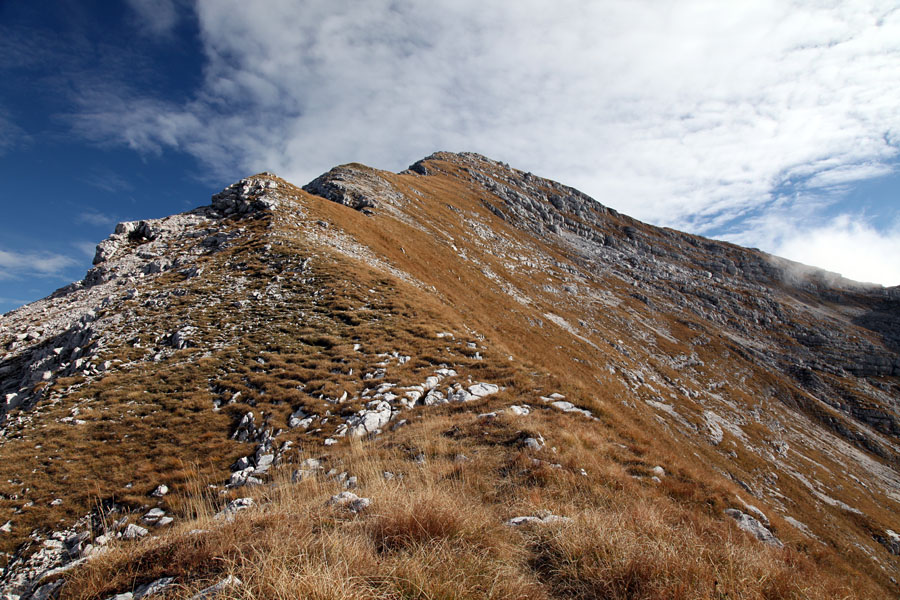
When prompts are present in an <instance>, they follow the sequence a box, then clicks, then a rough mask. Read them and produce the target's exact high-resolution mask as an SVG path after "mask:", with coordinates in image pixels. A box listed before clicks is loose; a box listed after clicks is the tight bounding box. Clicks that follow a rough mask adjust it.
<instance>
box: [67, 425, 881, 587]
mask: <svg viewBox="0 0 900 600" xmlns="http://www.w3.org/2000/svg"><path fill="white" fill-rule="evenodd" d="M467 421H474V417H473V416H471V415H466V414H464V413H458V414H449V415H445V416H442V417H435V418H433V419H422V420H417V421H415V422H414V423H413V424H411V425H409V426H407V427H406V428H404V429H403V430H401V431H400V432H398V439H396V440H394V441H393V442H392V443H384V442H382V443H379V442H365V443H359V444H357V443H355V444H353V445H352V446H350V447H345V448H344V449H343V451H342V452H340V453H338V455H337V456H334V457H333V458H332V459H331V460H330V461H329V465H338V464H339V468H340V469H342V470H343V469H345V470H347V471H348V472H350V473H351V474H354V475H356V476H357V477H358V478H359V482H360V487H359V489H356V490H354V491H355V492H356V493H358V494H359V495H360V496H365V497H369V498H371V499H372V504H371V506H370V507H369V508H368V509H367V510H365V511H364V512H362V513H360V514H358V515H354V514H351V513H349V512H345V511H343V510H341V509H337V508H334V507H332V506H328V505H327V504H326V501H327V500H328V498H329V497H330V495H331V494H335V493H337V492H338V491H339V490H340V486H339V485H338V484H337V483H336V482H335V481H332V480H329V479H328V478H325V477H324V476H323V477H317V478H312V479H307V480H304V481H303V482H300V483H297V484H291V483H290V482H289V481H287V479H286V474H283V477H281V478H279V479H278V481H277V483H276V485H274V486H271V487H264V488H257V489H256V490H254V496H255V497H256V499H257V507H256V508H253V509H249V510H247V511H244V512H241V513H239V514H238V515H237V517H236V518H235V520H234V522H231V523H223V522H220V521H216V520H215V519H213V518H212V516H211V515H212V514H213V513H214V510H215V509H214V507H213V506H212V504H210V501H212V502H216V500H215V499H209V500H207V501H206V502H201V503H200V504H198V505H197V509H196V513H197V518H196V520H194V521H190V522H186V523H183V524H181V525H179V527H178V529H177V530H173V531H172V532H170V533H168V534H166V535H164V536H162V537H160V538H158V539H154V540H148V541H145V542H140V543H135V544H130V545H122V546H119V547H118V548H116V549H115V550H114V551H112V552H109V553H107V554H104V555H101V556H99V557H97V558H95V559H93V560H91V561H89V562H88V563H87V565H86V566H85V567H84V568H82V569H80V570H78V571H75V572H74V573H73V574H72V575H71V576H70V577H69V579H68V581H67V584H66V586H65V587H64V588H63V595H62V598H64V599H76V598H77V599H84V600H87V599H89V598H103V597H106V596H108V595H111V594H112V593H114V592H120V591H123V590H124V589H131V588H130V586H133V585H135V584H137V583H143V582H147V581H151V580H153V579H155V578H157V577H161V576H174V577H177V578H178V579H179V585H180V586H181V587H180V588H179V590H178V592H177V593H176V594H175V596H173V597H179V598H181V597H184V598H187V597H190V595H191V594H192V593H194V592H195V591H196V590H198V589H200V588H202V587H203V586H204V585H208V584H210V583H212V582H215V581H217V580H218V579H221V578H222V577H224V575H225V574H231V575H234V576H236V577H238V578H240V579H241V580H242V581H243V582H244V586H242V587H240V588H236V589H234V590H232V591H231V592H230V593H231V594H232V596H230V597H235V598H242V599H247V600H251V599H253V600H255V599H260V600H261V599H282V598H283V599H287V598H321V599H335V598H342V599H343V598H347V599H349V598H377V599H394V598H510V599H512V598H517V599H518V598H612V599H620V598H621V599H626V598H628V599H633V598H634V599H662V598H666V599H673V600H679V599H700V598H709V599H715V600H721V599H723V598H729V599H754V600H755V599H775V598H797V599H800V598H805V599H820V598H821V599H825V598H865V597H874V596H868V595H867V594H870V593H877V592H874V590H873V589H872V588H867V587H866V586H867V585H868V584H866V583H865V582H864V581H857V582H854V586H852V587H853V588H854V589H851V586H850V585H848V581H847V580H842V579H841V578H839V577H836V576H833V575H830V574H828V573H827V572H822V571H821V569H819V568H818V567H817V565H816V563H815V562H814V560H813V559H811V558H809V557H806V556H803V555H801V554H799V553H797V552H795V551H793V550H790V549H788V550H784V551H779V550H774V549H771V548H769V547H766V546H764V545H762V544H760V543H759V542H757V541H756V540H755V539H752V538H750V537H749V536H747V535H744V534H743V533H741V532H739V531H738V530H737V529H736V528H735V527H734V526H733V525H731V524H730V523H725V522H722V521H721V520H719V519H714V518H710V517H707V516H704V515H703V514H701V513H698V512H697V511H695V510H693V509H692V508H691V507H684V506H682V505H680V504H679V503H677V502H674V501H672V500H668V499H666V497H665V496H660V495H659V494H656V493H655V492H654V490H653V489H652V488H649V487H647V486H645V485H642V484H641V483H640V482H636V481H635V480H633V479H632V478H631V477H629V476H628V475H626V474H624V473H623V472H618V473H617V472H616V471H615V469H607V471H606V472H602V473H592V475H591V476H590V477H584V476H581V475H576V474H574V473H572V472H571V471H569V470H568V469H566V468H565V467H564V468H562V469H550V470H549V472H541V470H540V468H533V467H531V466H530V465H531V463H530V460H523V456H522V451H521V450H520V449H518V448H517V447H515V446H507V445H504V444H502V443H497V442H495V441H494V440H493V439H492V440H489V441H488V442H479V441H476V440H477V437H478V436H477V435H476V431H475V430H474V429H472V430H471V434H472V435H457V437H456V438H453V437H448V436H447V435H442V433H447V432H448V431H449V430H450V429H452V428H453V427H454V425H455V424H456V423H460V424H461V425H466V422H467ZM470 424H474V423H470ZM545 425H547V423H544V422H543V421H542V420H541V422H538V423H536V424H535V427H539V428H540V427H544V426H545ZM494 427H495V428H497V429H500V430H502V431H496V432H494V434H495V438H496V439H503V438H506V439H512V438H514V437H515V435H516V432H517V431H518V428H517V427H516V423H515V422H514V421H512V420H508V421H506V422H500V423H499V424H498V423H497V422H495V425H494ZM401 432H402V434H401ZM413 444H415V445H416V449H417V450H421V451H423V452H424V453H425V454H426V456H428V459H427V462H426V463H425V464H424V465H419V464H417V463H415V462H414V461H412V460H411V458H410V456H409V452H408V451H407V450H406V449H407V448H408V447H410V446H411V445H413ZM463 451H464V452H465V453H466V455H467V456H468V457H469V460H466V461H459V460H457V459H455V457H456V455H457V454H459V453H462V452H463ZM581 452H585V454H583V455H582V454H580V453H579V452H576V453H575V454H574V455H573V456H572V458H573V459H577V458H579V457H580V458H582V459H584V464H586V465H588V466H589V467H590V468H591V469H592V470H593V468H594V466H595V465H596V464H597V463H596V462H594V463H592V462H591V457H592V456H593V454H592V453H587V452H588V451H581ZM383 471H392V472H394V473H396V474H397V475H398V476H399V475H401V474H402V478H399V477H396V478H394V479H391V480H386V479H384V477H383V476H382V472H383ZM196 488H197V489H198V490H199V489H201V488H202V485H199V484H198V485H197V486H196ZM540 511H551V512H553V513H554V514H561V515H564V516H568V517H570V518H571V519H572V520H571V521H570V522H568V523H560V524H554V525H544V526H532V527H523V528H521V529H515V528H512V527H508V526H506V525H504V524H503V523H504V522H505V521H506V520H507V519H508V518H510V517H512V516H516V515H519V514H536V513H539V512H540ZM193 529H202V530H204V531H203V532H202V533H196V534H190V533H188V532H189V531H191V530H193Z"/></svg>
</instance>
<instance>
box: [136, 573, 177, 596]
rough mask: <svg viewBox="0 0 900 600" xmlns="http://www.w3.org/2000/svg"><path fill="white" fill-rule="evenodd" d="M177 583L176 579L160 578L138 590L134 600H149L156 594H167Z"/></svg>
mask: <svg viewBox="0 0 900 600" xmlns="http://www.w3.org/2000/svg"><path fill="white" fill-rule="evenodd" d="M174 583H175V578H174V577H160V578H159V579H157V580H156V581H151V582H150V583H148V584H146V585H142V586H141V587H139V588H138V589H136V590H135V591H134V600H139V599H140V598H149V597H151V596H154V595H156V594H160V593H162V592H165V591H166V590H167V589H168V588H170V587H172V586H173V585H174Z"/></svg>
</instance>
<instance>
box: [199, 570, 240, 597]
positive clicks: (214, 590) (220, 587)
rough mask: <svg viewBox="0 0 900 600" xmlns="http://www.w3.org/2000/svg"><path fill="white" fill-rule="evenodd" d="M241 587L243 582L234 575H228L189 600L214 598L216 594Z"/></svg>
mask: <svg viewBox="0 0 900 600" xmlns="http://www.w3.org/2000/svg"><path fill="white" fill-rule="evenodd" d="M242 585H244V582H243V581H241V580H240V579H238V578H237V577H235V576H234V575H229V576H228V577H226V578H225V579H222V580H221V581H219V582H218V583H215V584H213V585H211V586H209V587H207V588H203V589H202V590H200V591H199V592H197V593H196V594H194V595H193V596H191V600H206V599H207V598H215V597H216V596H217V595H218V594H220V593H221V592H224V591H226V590H228V589H229V588H235V587H241V586H242Z"/></svg>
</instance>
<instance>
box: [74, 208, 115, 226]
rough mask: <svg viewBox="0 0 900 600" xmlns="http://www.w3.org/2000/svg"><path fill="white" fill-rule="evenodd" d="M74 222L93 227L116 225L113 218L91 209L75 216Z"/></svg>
mask: <svg viewBox="0 0 900 600" xmlns="http://www.w3.org/2000/svg"><path fill="white" fill-rule="evenodd" d="M75 222H76V223H85V224H87V225H94V226H95V227H103V226H109V225H115V224H116V223H117V221H116V218H115V217H113V216H111V215H108V214H104V213H101V212H97V211H95V210H91V209H88V210H84V211H82V212H80V213H78V214H77V215H75Z"/></svg>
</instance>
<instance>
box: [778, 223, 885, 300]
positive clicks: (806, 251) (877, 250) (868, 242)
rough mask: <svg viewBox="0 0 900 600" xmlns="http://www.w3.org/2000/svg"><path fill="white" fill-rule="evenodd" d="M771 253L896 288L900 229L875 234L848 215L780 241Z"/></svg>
mask: <svg viewBox="0 0 900 600" xmlns="http://www.w3.org/2000/svg"><path fill="white" fill-rule="evenodd" d="M774 253H775V254H777V255H779V256H784V257H786V258H790V259H791V260H796V261H798V262H801V263H804V264H807V265H816V266H820V267H823V268H825V269H828V270H829V271H833V272H835V273H840V274H841V275H843V276H844V277H847V278H848V279H853V280H855V281H863V282H874V283H882V284H886V285H900V261H898V260H897V257H900V228H894V229H892V230H888V231H884V232H883V231H879V230H877V229H876V228H875V227H873V226H872V225H871V224H870V223H867V222H865V221H861V220H857V219H856V218H854V217H853V216H851V215H840V216H838V217H835V218H834V219H832V220H831V221H829V222H827V223H825V224H824V225H821V226H819V227H809V228H800V229H798V230H797V231H796V232H794V234H793V235H790V236H786V237H784V238H782V239H780V240H779V244H778V245H777V246H775V250H774Z"/></svg>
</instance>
